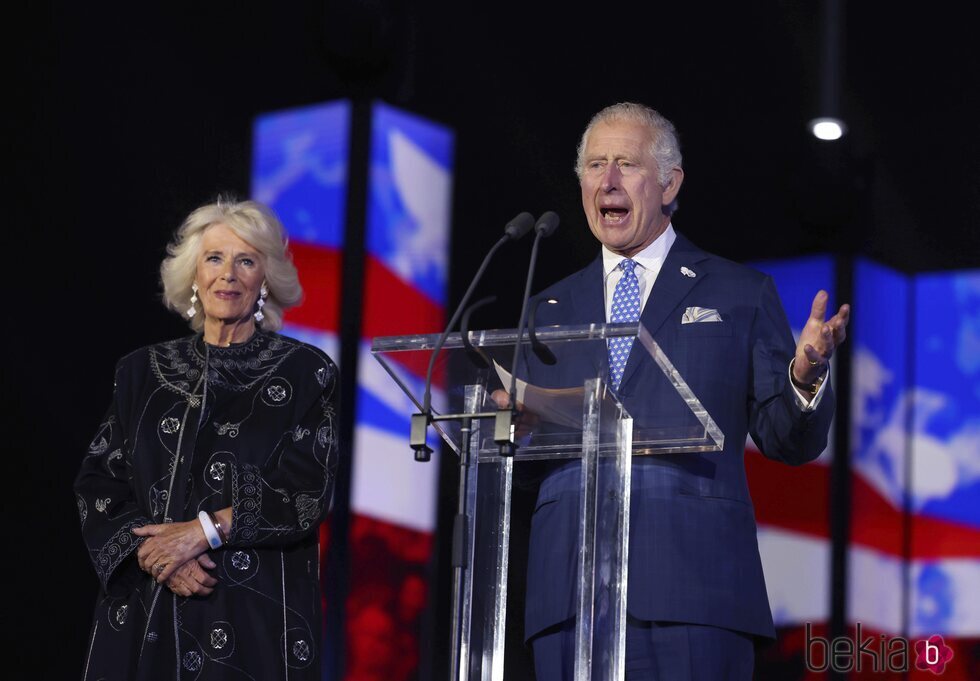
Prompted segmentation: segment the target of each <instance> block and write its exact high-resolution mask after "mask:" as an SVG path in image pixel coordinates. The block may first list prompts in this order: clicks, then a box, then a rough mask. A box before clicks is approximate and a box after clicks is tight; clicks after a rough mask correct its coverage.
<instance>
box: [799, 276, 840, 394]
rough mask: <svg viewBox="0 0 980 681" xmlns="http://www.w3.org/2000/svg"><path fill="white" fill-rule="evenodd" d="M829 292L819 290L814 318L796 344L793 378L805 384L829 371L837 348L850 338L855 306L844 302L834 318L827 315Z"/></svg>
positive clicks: (812, 317) (813, 311)
mask: <svg viewBox="0 0 980 681" xmlns="http://www.w3.org/2000/svg"><path fill="white" fill-rule="evenodd" d="M829 297H830V296H828V295H827V292H826V291H818V292H817V295H816V296H814V298H813V305H812V307H811V308H810V318H809V319H807V320H806V324H804V325H803V331H802V332H801V333H800V342H799V343H797V345H796V361H795V362H794V363H793V378H794V379H796V381H797V382H798V383H800V384H801V385H811V384H813V383H815V382H816V380H817V379H818V378H819V377H820V376H822V375H823V373H824V372H825V371H827V367H828V365H829V363H830V358H831V356H833V354H834V350H836V349H837V347H838V346H839V345H840V344H841V343H843V342H844V339H845V338H847V322H848V320H849V319H850V317H851V306H850V305H846V304H845V305H841V306H840V310H838V311H837V314H835V315H834V316H833V317H831V318H830V319H825V317H826V315H827V300H828V298H829Z"/></svg>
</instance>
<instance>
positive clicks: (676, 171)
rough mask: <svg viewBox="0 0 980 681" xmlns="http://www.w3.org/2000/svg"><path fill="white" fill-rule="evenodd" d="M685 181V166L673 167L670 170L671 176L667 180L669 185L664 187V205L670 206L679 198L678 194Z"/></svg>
mask: <svg viewBox="0 0 980 681" xmlns="http://www.w3.org/2000/svg"><path fill="white" fill-rule="evenodd" d="M683 183H684V169H683V168H672V169H671V171H670V178H669V179H668V180H667V186H666V187H664V198H663V205H665V206H669V205H670V204H672V203H673V202H674V200H675V199H676V198H677V194H678V193H679V192H680V190H681V185H682V184H683Z"/></svg>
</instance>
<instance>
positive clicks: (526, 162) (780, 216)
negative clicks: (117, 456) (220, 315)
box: [0, 0, 980, 678]
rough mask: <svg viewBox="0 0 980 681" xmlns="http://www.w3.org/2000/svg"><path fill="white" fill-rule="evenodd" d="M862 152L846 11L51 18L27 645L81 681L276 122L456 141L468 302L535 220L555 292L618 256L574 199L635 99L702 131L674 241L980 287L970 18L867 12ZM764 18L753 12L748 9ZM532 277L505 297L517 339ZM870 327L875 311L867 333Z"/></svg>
mask: <svg viewBox="0 0 980 681" xmlns="http://www.w3.org/2000/svg"><path fill="white" fill-rule="evenodd" d="M844 4H846V5H847V8H846V27H845V34H844V36H845V41H844V50H843V63H842V72H841V84H842V88H841V109H842V113H843V115H844V117H845V119H846V120H847V121H848V123H849V126H850V132H849V134H848V135H847V136H846V137H845V138H844V139H843V140H842V141H841V142H839V143H835V144H828V143H821V142H817V141H815V140H814V139H813V138H812V137H810V136H809V134H808V132H807V130H806V125H805V124H806V121H807V120H808V119H810V118H812V117H814V116H815V115H817V114H818V113H820V112H819V110H818V104H819V96H818V93H819V77H820V58H819V55H820V31H819V26H820V24H819V7H820V5H819V3H804V2H790V1H788V0H761V1H759V2H754V3H717V4H716V3H696V2H689V3H658V2H648V3H644V4H643V5H642V9H638V8H633V7H630V6H627V5H625V4H617V3H609V2H606V3H592V4H590V5H589V6H588V7H587V9H586V10H584V11H575V10H573V9H572V7H571V5H567V4H563V5H556V6H555V7H557V9H542V8H538V7H537V6H536V4H535V3H531V2H527V1H525V2H520V3H517V2H510V1H508V2H497V3H473V4H471V3H422V2H394V1H388V0H374V1H370V0H364V1H360V2H358V1H354V0H341V1H339V2H322V3H312V2H301V3H278V4H277V5H276V6H275V7H274V8H273V7H272V5H267V4H265V3H263V4H262V5H261V7H260V5H259V4H255V5H251V6H249V5H244V4H239V3H229V2H207V3H196V4H193V5H191V4H188V5H186V7H184V8H181V7H179V6H177V5H173V4H168V5H167V6H166V8H164V9H161V8H157V9H152V8H148V7H145V6H143V5H144V3H135V4H130V5H122V4H120V5H118V6H114V7H108V6H99V5H97V4H94V3H84V4H83V3H67V2H62V3H49V4H43V3H42V4H37V3H36V4H34V5H32V6H31V8H30V9H29V10H27V9H26V8H24V7H21V8H20V12H19V13H17V12H12V13H11V14H10V15H9V16H8V17H7V21H6V22H5V26H4V30H3V33H4V34H5V37H6V40H5V43H6V44H7V46H8V47H7V51H8V53H9V55H8V58H7V60H6V61H7V63H8V65H9V66H10V67H12V68H11V71H12V73H11V74H10V75H9V77H8V78H6V79H5V80H6V84H7V87H6V88H5V89H6V91H7V92H6V95H7V96H6V97H5V100H6V107H7V108H8V110H10V111H12V112H13V116H10V117H8V121H9V122H8V127H9V129H10V130H9V134H8V145H9V147H10V151H11V153H8V159H9V162H8V172H7V177H8V183H7V187H8V192H7V193H8V199H7V202H8V205H9V206H11V207H12V208H13V210H11V211H7V216H8V223H7V225H6V229H5V230H4V231H5V234H6V237H7V239H6V243H7V250H6V253H5V256H6V257H5V258H4V263H5V265H6V267H5V273H4V276H3V277H2V279H0V281H2V282H3V284H2V290H3V295H2V296H0V300H2V302H3V308H4V311H5V315H4V316H5V321H4V329H5V332H4V334H3V336H4V349H3V353H4V362H3V365H4V380H3V383H4V385H3V412H4V420H5V422H6V425H5V428H4V430H5V433H6V435H7V438H6V444H5V446H4V449H5V459H6V466H5V472H6V475H5V476H4V482H5V485H4V488H5V490H6V493H5V495H4V496H5V497H6V500H5V503H4V507H5V509H6V518H7V520H8V527H11V528H13V531H12V532H11V533H8V538H7V541H6V542H5V543H6V557H7V560H6V561H5V562H6V564H7V568H6V570H5V573H7V574H8V577H7V578H6V579H5V581H6V584H7V589H6V590H7V592H8V593H11V592H12V593H13V594H14V602H15V606H16V607H15V609H14V613H13V614H12V615H8V617H10V618H12V619H11V620H10V621H12V622H16V627H17V629H18V630H19V631H20V633H21V634H22V642H18V645H17V646H15V647H14V649H13V650H14V652H13V655H14V658H13V660H14V661H16V660H17V658H20V660H21V662H23V664H24V665H26V666H25V668H26V669H32V670H34V671H32V672H31V673H30V674H29V677H30V678H75V677H76V676H77V675H78V673H79V671H80V669H81V664H82V659H83V654H84V646H85V643H86V639H87V632H88V625H89V617H90V611H91V605H92V603H93V601H94V598H95V588H96V583H95V578H94V575H93V574H92V570H91V568H90V566H89V565H88V563H87V558H86V556H85V552H84V549H83V547H82V544H81V540H80V537H79V533H78V529H77V514H76V512H75V508H74V499H73V495H72V493H71V480H72V479H73V477H74V474H75V471H76V469H77V466H78V463H79V461H80V457H81V454H82V452H83V451H84V449H85V446H86V445H87V443H88V440H89V438H90V437H91V435H92V433H93V432H94V428H95V426H96V425H97V423H98V421H99V418H100V417H101V415H102V412H103V410H104V409H105V407H106V405H107V403H108V399H109V396H110V391H111V375H112V367H113V363H114V362H115V360H116V359H117V358H118V357H119V356H121V355H122V354H124V353H126V352H128V351H129V350H132V349H134V348H136V347H138V346H140V345H144V344H147V343H151V342H155V341H159V340H162V339H165V338H170V337H174V336H177V335H181V334H183V333H185V329H186V327H185V326H184V325H183V323H182V322H181V321H180V320H179V319H177V318H176V317H175V316H173V315H171V314H169V313H168V312H166V311H165V310H164V309H163V308H162V306H160V305H159V302H158V301H159V294H158V281H157V280H158V274H157V267H158V264H159V261H160V259H161V258H162V256H163V249H164V245H165V243H166V241H167V240H168V238H169V236H170V234H171V233H172V232H173V230H174V229H175V228H176V227H177V225H178V224H179V223H180V221H181V219H182V218H183V216H184V215H186V214H187V213H188V212H189V211H190V210H191V209H193V208H194V207H196V206H197V205H200V204H202V203H205V202H207V201H209V200H211V199H213V197H214V196H215V195H216V193H217V192H219V191H230V192H235V193H237V194H238V195H239V196H247V194H248V187H249V164H250V138H251V124H252V120H253V118H254V117H255V116H256V115H257V114H259V113H262V112H267V111H271V110H276V109H283V108H289V107H294V106H299V105H304V104H311V103H316V102H323V101H327V100H331V99H336V98H341V97H349V98H354V99H356V100H359V101H371V100H373V99H381V100H384V101H386V102H388V103H391V104H393V105H395V106H398V107H402V108H405V109H408V110H411V111H415V112H417V113H419V114H421V115H423V116H426V117H429V118H431V119H434V120H436V121H439V122H441V123H444V124H446V125H448V126H450V127H452V128H454V129H455V130H456V133H457V151H456V171H455V189H454V192H455V193H454V208H453V225H454V232H453V235H454V236H453V250H452V286H451V291H452V296H451V298H452V300H456V299H458V296H459V295H460V294H461V291H462V288H463V287H464V286H465V285H466V283H467V280H468V278H469V274H470V272H471V271H472V269H473V267H475V265H476V264H477V263H478V262H479V259H480V258H481V257H482V254H483V253H484V252H485V250H486V249H487V248H489V246H490V245H491V244H492V242H493V241H494V240H496V238H497V236H498V235H499V233H500V230H501V228H502V226H503V224H504V223H505V222H506V221H507V220H508V219H509V218H510V217H512V216H513V215H514V214H515V213H517V212H519V211H521V210H530V211H531V212H533V213H535V214H539V213H541V212H543V211H545V210H548V209H553V210H556V211H557V212H558V213H559V214H560V215H561V216H562V220H563V225H562V227H561V232H560V234H559V235H558V236H557V237H555V238H553V239H552V240H551V241H549V242H546V243H545V244H544V245H543V251H542V255H543V262H542V264H541V265H540V268H539V275H538V278H537V281H538V282H539V285H538V287H537V288H540V287H541V286H543V285H544V284H546V283H549V282H551V281H553V280H555V279H557V278H558V277H559V276H561V275H563V274H566V273H568V272H571V271H572V270H574V269H577V268H578V267H580V266H582V265H583V264H584V263H585V262H587V261H588V260H589V259H590V258H591V257H593V255H594V253H595V250H596V249H595V244H594V241H593V239H592V237H591V235H590V234H589V233H588V229H587V227H586V225H585V221H584V219H583V217H582V214H581V207H580V203H579V194H578V189H577V185H576V181H575V177H574V175H573V173H572V163H573V160H574V149H575V145H576V143H577V139H578V136H579V134H580V132H581V129H582V128H583V127H584V125H585V123H586V122H587V120H588V118H589V117H590V115H591V114H592V113H594V112H595V111H596V110H598V109H599V108H601V107H603V106H605V105H607V104H610V103H613V102H615V101H620V100H626V99H632V100H637V101H642V102H644V103H647V104H650V105H652V106H654V107H655V108H658V109H659V110H661V111H662V112H663V113H664V114H665V115H667V116H668V117H669V118H671V119H672V120H673V121H674V122H675V123H676V125H677V127H678V129H679V131H680V134H681V142H682V147H683V150H684V155H685V156H684V159H685V162H684V166H685V170H686V180H685V184H684V188H683V191H682V193H681V197H680V204H681V208H680V211H679V212H678V214H677V215H676V218H675V221H674V222H675V226H676V227H677V228H678V229H679V230H681V231H683V232H684V233H685V234H686V235H687V236H689V237H690V238H692V239H693V240H694V241H695V242H696V243H698V244H699V245H700V246H702V247H704V248H706V249H708V250H711V251H715V252H718V253H721V254H723V255H726V256H727V257H730V258H733V259H736V260H742V259H756V258H763V257H789V256H796V255H801V254H807V253H817V252H834V253H843V254H851V255H866V256H870V257H873V258H876V259H878V260H879V261H881V262H883V263H885V264H887V265H890V266H893V267H896V268H898V269H901V270H904V271H908V272H912V271H925V270H934V269H950V268H968V267H978V266H980V236H978V229H977V227H978V226H980V132H978V120H980V97H978V94H977V93H978V91H980V88H978V76H980V50H978V48H977V41H976V38H975V35H974V30H973V22H972V21H970V20H969V19H968V17H967V11H968V10H964V9H954V8H958V7H960V6H962V5H957V4H948V5H947V4H946V3H941V2H940V3H930V4H929V5H928V6H918V7H917V10H916V11H915V12H908V11H902V10H899V9H898V8H897V5H896V4H894V3H844ZM743 5H746V6H743ZM511 254H512V257H513V259H514V260H515V262H516V264H515V265H514V266H513V267H504V266H502V265H499V264H498V266H497V269H496V270H495V271H494V270H491V274H490V276H491V282H492V283H488V284H487V285H485V286H484V287H483V288H484V291H483V292H489V291H491V290H492V291H493V292H495V293H496V294H497V295H498V296H500V299H501V301H503V302H502V303H501V304H500V305H499V307H498V309H497V310H495V311H490V312H487V313H486V315H487V317H486V319H485V320H483V321H485V323H487V324H488V325H489V324H513V323H514V322H515V321H516V317H517V313H516V308H517V304H518V299H519V296H520V290H521V287H522V285H523V284H522V281H520V278H518V277H516V276H515V275H514V273H515V272H521V271H523V270H524V268H525V266H526V257H527V248H515V249H513V250H512V251H511ZM856 314H860V311H859V310H858V311H856Z"/></svg>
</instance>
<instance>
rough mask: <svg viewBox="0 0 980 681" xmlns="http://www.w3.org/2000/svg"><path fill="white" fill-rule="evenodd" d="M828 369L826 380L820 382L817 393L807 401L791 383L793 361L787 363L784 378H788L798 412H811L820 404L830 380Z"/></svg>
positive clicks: (828, 369)
mask: <svg viewBox="0 0 980 681" xmlns="http://www.w3.org/2000/svg"><path fill="white" fill-rule="evenodd" d="M829 374H830V367H829V366H828V367H827V374H826V378H825V379H824V380H823V381H821V382H820V387H819V388H817V393H816V394H815V395H814V396H813V398H812V399H808V398H807V397H806V395H804V394H803V393H801V392H800V390H799V388H797V387H796V384H795V383H793V360H790V361H789V367H788V368H787V370H786V376H787V377H788V378H789V386H790V387H791V388H792V389H793V395H794V396H795V397H796V405H797V406H798V407H799V408H800V411H803V412H809V411H813V410H814V409H816V408H817V406H818V405H819V404H820V400H821V399H823V393H824V389H825V388H826V387H827V383H828V382H829V380H830V375H829Z"/></svg>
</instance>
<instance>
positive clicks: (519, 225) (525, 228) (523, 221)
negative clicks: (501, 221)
mask: <svg viewBox="0 0 980 681" xmlns="http://www.w3.org/2000/svg"><path fill="white" fill-rule="evenodd" d="M532 227H534V216H533V215H531V214H530V213H528V212H527V211H524V212H523V213H521V214H520V215H518V216H517V217H515V218H514V219H513V220H511V221H510V222H508V223H507V226H506V227H504V234H506V235H507V236H508V237H510V239H511V240H512V241H517V240H518V239H520V238H521V237H523V236H524V235H525V234H527V233H528V232H530V231H531V228H532Z"/></svg>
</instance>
